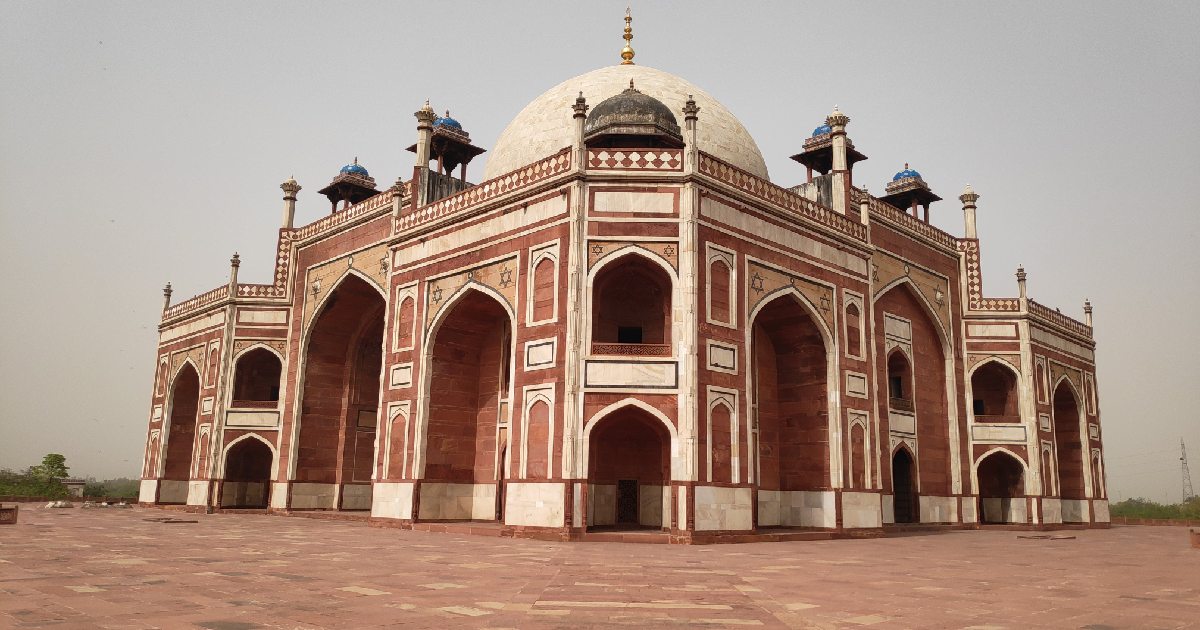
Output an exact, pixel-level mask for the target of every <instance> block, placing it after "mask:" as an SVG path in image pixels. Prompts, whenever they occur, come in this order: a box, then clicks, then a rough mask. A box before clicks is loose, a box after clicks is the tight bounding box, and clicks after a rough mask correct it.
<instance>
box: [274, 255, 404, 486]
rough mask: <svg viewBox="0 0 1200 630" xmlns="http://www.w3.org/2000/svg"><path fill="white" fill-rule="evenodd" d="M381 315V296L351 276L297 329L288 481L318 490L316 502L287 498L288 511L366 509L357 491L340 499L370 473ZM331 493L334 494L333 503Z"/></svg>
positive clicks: (364, 279) (368, 281) (352, 272)
mask: <svg viewBox="0 0 1200 630" xmlns="http://www.w3.org/2000/svg"><path fill="white" fill-rule="evenodd" d="M335 296H337V298H336V299H335ZM386 308H387V293H386V292H384V291H383V290H382V289H381V288H380V287H379V285H378V284H376V283H375V281H374V280H373V279H372V278H370V277H369V276H366V275H365V274H363V273H362V272H360V271H358V270H357V269H353V268H351V269H348V270H346V272H344V273H343V274H342V275H341V276H339V277H338V279H337V281H335V282H334V283H333V284H332V285H331V286H330V288H329V290H328V291H326V292H325V295H324V296H323V297H322V298H321V300H320V301H319V302H318V303H317V305H316V307H315V308H314V309H313V311H312V313H311V315H309V317H308V319H307V321H306V322H305V324H304V332H303V334H302V336H301V340H300V353H299V359H298V361H299V363H298V369H297V372H298V374H299V377H298V379H297V382H296V386H295V387H296V400H295V403H294V404H293V406H292V433H291V440H290V444H291V447H290V448H289V450H288V461H287V462H286V465H287V467H288V475H287V478H288V479H290V480H292V481H293V482H294V483H296V484H321V485H320V486H315V485H314V486H312V487H314V488H317V489H318V492H317V493H316V494H311V493H310V494H304V493H296V492H293V493H290V494H289V501H292V502H293V503H291V504H290V506H291V507H297V508H324V509H331V508H333V509H338V508H341V507H343V506H346V505H353V506H354V508H353V509H358V508H361V507H363V504H364V503H365V501H363V500H362V496H363V493H362V492H361V490H359V491H357V492H353V493H352V494H353V495H354V496H355V499H354V500H353V502H350V503H348V502H347V501H346V497H348V496H349V495H348V494H346V493H344V492H343V491H344V490H345V489H346V488H347V487H348V486H350V485H353V484H354V483H355V482H359V484H360V485H363V484H364V483H365V482H366V481H368V480H369V479H370V478H371V476H372V474H373V471H374V443H375V441H376V440H375V431H376V428H377V425H378V415H379V392H380V385H381V383H382V372H383V368H382V366H383V360H382V357H383V353H384V347H383V337H384V335H383V330H384V326H385V322H384V319H385V317H386ZM281 465H282V464H281ZM330 486H332V487H333V488H334V489H335V490H336V492H333V493H332V495H331V494H329V493H328V492H327V489H328V488H329V487H330ZM339 496H341V497H342V498H339ZM367 496H368V497H369V494H368V495H367ZM297 499H299V500H300V502H299V503H297V502H296V501H297ZM368 501H369V499H368Z"/></svg>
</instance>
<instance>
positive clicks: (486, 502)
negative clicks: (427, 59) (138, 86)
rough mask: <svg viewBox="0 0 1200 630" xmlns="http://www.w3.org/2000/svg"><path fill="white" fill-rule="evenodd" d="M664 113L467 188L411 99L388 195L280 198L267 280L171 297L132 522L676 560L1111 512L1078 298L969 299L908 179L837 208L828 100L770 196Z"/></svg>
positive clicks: (579, 113)
mask: <svg viewBox="0 0 1200 630" xmlns="http://www.w3.org/2000/svg"><path fill="white" fill-rule="evenodd" d="M630 68H631V69H630V70H629V72H631V73H635V72H636V70H635V69H633V68H632V67H630ZM639 68H640V67H639ZM585 76H586V75H585ZM638 80H639V82H640V81H641V79H638ZM585 96H587V97H588V98H591V99H595V102H600V101H601V100H605V99H607V98H608V97H613V96H614V95H613V94H611V93H599V94H586V95H585ZM614 98H615V97H614ZM663 102H664V104H665V105H666V106H669V107H670V108H671V109H672V110H674V111H675V112H682V113H683V114H684V124H683V126H682V128H681V129H680V130H678V137H679V139H680V140H681V142H679V143H677V146H672V142H671V141H670V139H669V138H667V139H666V140H664V139H663V138H662V137H657V136H649V135H648V136H639V135H638V133H635V132H631V131H630V130H628V129H625V130H618V131H616V132H612V131H611V130H610V132H606V133H608V135H605V136H598V137H597V138H596V139H595V140H594V141H593V140H589V139H587V131H586V129H587V127H585V125H590V124H591V120H592V119H591V118H589V117H588V106H587V104H586V103H585V102H583V101H582V100H580V101H578V102H576V103H574V108H572V105H573V104H572V103H571V102H563V103H562V104H561V107H562V124H563V125H565V126H568V127H569V128H570V129H572V130H573V131H572V133H573V137H574V139H573V141H571V144H570V145H569V146H562V147H561V150H558V151H554V152H550V153H549V154H547V155H544V156H542V157H541V158H540V159H537V160H536V161H534V162H533V163H530V164H527V165H525V166H521V167H520V168H518V169H516V170H515V171H512V172H509V173H506V174H502V175H500V176H498V177H493V178H490V179H488V180H487V181H484V182H483V183H480V184H474V185H471V184H467V183H466V178H465V170H466V164H467V162H469V161H470V158H471V157H473V156H474V155H477V154H478V153H479V152H481V151H482V150H481V149H476V148H475V147H472V146H471V145H470V144H469V137H468V136H466V135H465V133H461V128H458V129H453V128H446V127H445V126H444V125H443V123H444V121H446V120H449V119H448V116H447V118H435V117H434V116H433V115H432V112H431V111H429V110H428V109H424V110H422V111H420V112H418V114H417V117H418V142H417V144H416V145H414V148H413V150H414V151H415V152H416V153H417V164H416V167H415V168H414V169H413V173H412V177H411V179H409V180H407V181H399V180H398V181H397V183H396V184H395V185H394V186H392V187H391V188H388V189H386V190H383V191H376V190H374V180H370V179H369V176H368V175H366V171H365V169H351V167H350V166H348V167H347V168H346V169H343V174H342V175H339V179H338V180H335V182H334V184H331V185H330V187H328V188H326V189H324V190H322V193H323V194H326V195H327V196H329V197H330V199H331V200H332V201H333V203H334V208H335V211H334V212H333V213H332V214H330V215H328V216H327V217H325V218H323V219H321V220H319V221H317V222H315V223H312V224H310V225H306V226H303V227H293V226H292V225H291V223H292V219H291V217H292V216H293V212H294V204H295V199H296V192H297V191H298V190H299V186H298V185H296V184H295V182H294V181H291V180H289V182H287V183H285V184H284V186H283V188H284V190H285V212H284V226H283V228H282V229H281V230H280V231H279V239H278V247H277V249H276V259H275V276H274V282H273V284H270V285H249V284H242V283H239V282H238V281H237V265H238V261H237V259H236V258H235V259H234V261H233V268H232V274H231V278H230V281H229V283H228V284H227V285H226V286H222V287H220V288H218V289H215V290H213V291H210V292H208V293H205V294H202V295H199V296H196V297H194V298H192V299H189V300H187V301H184V302H182V303H179V304H174V305H172V304H170V295H169V291H168V294H167V303H166V304H164V312H163V318H162V323H161V325H160V340H159V346H158V364H157V370H156V372H155V379H154V385H153V395H152V401H151V413H150V421H149V428H148V433H147V446H146V454H145V461H144V466H143V470H142V478H143V482H142V494H141V501H142V502H143V503H150V504H186V505H188V506H194V508H196V509H202V508H203V507H205V506H207V507H213V508H222V509H228V508H237V507H243V508H246V507H254V508H265V509H269V510H272V511H281V512H288V511H298V510H340V511H361V512H362V513H369V514H370V516H371V518H372V519H373V520H376V521H379V522H381V523H391V524H396V525H400V526H412V524H414V523H420V522H443V521H491V522H497V523H500V524H501V526H502V527H503V528H504V529H505V531H509V532H513V533H517V534H529V535H532V534H537V535H549V536H555V537H562V538H575V537H578V536H580V535H582V534H584V533H586V532H589V531H596V530H598V529H601V530H602V529H605V528H629V527H642V528H651V529H661V530H664V531H667V532H669V533H670V534H671V535H672V538H673V540H678V541H684V542H686V541H702V540H709V539H714V538H718V537H721V536H730V535H740V534H748V533H754V532H764V531H767V530H776V529H785V528H804V529H818V530H828V531H838V532H852V531H853V530H862V531H863V532H871V531H878V530H880V529H881V528H883V527H885V526H888V525H890V524H893V523H938V524H957V525H963V524H966V525H971V524H976V523H981V522H998V523H1018V524H1028V525H1036V526H1043V525H1054V524H1060V523H1087V524H1091V523H1096V524H1103V523H1107V521H1108V507H1107V505H1108V504H1107V494H1106V491H1105V487H1104V469H1103V448H1102V446H1101V440H1100V437H1101V436H1100V428H1099V407H1098V394H1097V390H1096V379H1095V361H1094V346H1095V344H1094V341H1093V338H1092V330H1091V326H1090V317H1091V316H1090V307H1088V310H1087V312H1088V315H1087V319H1088V323H1087V324H1084V323H1081V322H1078V321H1076V320H1073V319H1070V318H1068V317H1066V316H1064V315H1062V314H1060V313H1059V312H1057V311H1056V310H1053V309H1049V308H1046V307H1044V306H1042V305H1040V304H1038V303H1037V302H1034V301H1033V300H1030V299H1028V298H1027V297H1026V295H1025V289H1024V286H1025V285H1024V275H1023V272H1020V273H1019V274H1018V275H1019V279H1020V283H1019V286H1020V295H1019V297H1015V298H987V297H983V296H982V295H981V286H982V283H981V267H980V247H979V245H980V244H979V240H978V239H977V238H976V235H975V228H974V213H975V201H976V199H977V198H978V196H977V195H975V194H974V193H973V192H972V191H970V189H969V188H968V190H967V192H965V193H964V194H963V195H962V197H961V198H960V199H961V201H962V202H963V208H964V212H965V214H966V220H967V221H966V222H967V237H966V238H956V237H954V236H951V235H950V234H947V233H945V232H942V231H940V230H938V229H937V228H935V227H933V226H932V225H930V224H929V223H928V199H930V197H928V195H932V193H929V192H928V187H927V186H925V185H924V181H923V179H921V178H920V176H919V175H916V179H915V180H913V181H908V180H910V179H912V178H911V177H908V178H900V179H899V180H897V181H898V184H897V185H896V186H895V187H894V186H892V185H889V192H890V193H891V194H889V195H888V196H887V197H885V198H882V199H881V198H875V197H872V196H871V195H869V194H867V193H866V192H865V190H863V189H858V188H855V187H854V186H853V183H852V181H853V180H852V178H853V164H854V162H856V161H858V160H860V159H865V156H862V155H861V154H859V153H857V151H855V150H854V148H853V144H851V143H850V142H849V140H848V138H847V137H846V124H847V123H848V121H849V119H848V118H847V117H845V116H844V115H843V114H841V113H840V112H837V111H835V112H834V114H832V115H831V116H830V117H829V119H828V120H827V125H828V131H826V132H825V133H823V134H818V135H816V136H814V137H813V138H812V139H810V140H809V141H808V142H806V143H805V151H804V152H803V153H801V154H799V155H798V156H797V159H798V160H799V161H801V162H803V163H805V164H807V165H809V167H810V177H809V182H807V183H806V184H802V185H800V186H796V187H794V188H791V189H787V188H782V187H780V186H777V185H775V184H772V183H771V182H770V181H768V180H767V179H765V178H764V177H761V176H759V175H756V174H753V173H751V172H748V171H747V170H745V169H744V168H739V167H738V166H735V165H733V164H730V163H728V162H727V161H725V160H723V159H721V158H720V157H718V156H716V155H714V154H710V153H709V152H708V151H706V147H705V146H704V143H703V141H701V140H698V137H699V135H698V134H699V133H700V129H702V128H703V126H704V125H705V123H706V116H705V109H706V106H704V105H703V103H702V104H701V106H700V107H699V109H698V110H697V107H696V105H695V103H694V102H692V101H687V102H686V103H685V102H683V101H680V102H669V101H668V100H667V99H665V98H664V99H663ZM596 109H597V110H598V109H599V108H598V107H597V108H596ZM455 124H457V123H455ZM634 131H636V130H634ZM818 131H820V130H818ZM614 134H615V135H614ZM639 141H644V143H643V144H639ZM751 142H752V141H751ZM433 160H436V161H437V165H436V166H431V162H432V161H433ZM458 165H461V167H462V175H461V176H460V177H458V178H455V177H454V176H453V175H452V173H453V170H454V168H455V167H456V166H458ZM354 166H356V167H357V165H354ZM814 168H815V169H816V170H817V171H820V172H821V173H822V175H820V176H817V177H814V176H813V174H812V170H811V169H814ZM347 169H351V170H350V171H347ZM906 172H909V171H906ZM914 173H915V172H914ZM902 174H903V173H902ZM898 177H899V176H898ZM916 180H920V181H916ZM909 184H912V185H915V186H916V188H911V187H910V188H909V189H908V191H905V190H900V189H901V188H903V187H904V186H905V185H909ZM822 187H824V189H822ZM822 190H824V192H822ZM893 190H899V191H900V192H892V191H893ZM912 190H916V193H913V192H912ZM905 194H909V196H910V197H911V199H912V200H913V201H912V203H911V205H909V206H908V207H905V208H901V207H897V205H898V203H897V200H898V199H902V198H904V199H907V197H903V195H905ZM339 195H340V196H339ZM921 195H926V196H925V197H922V196H921ZM932 199H936V196H933V197H932ZM339 200H341V201H342V202H344V203H343V206H342V207H341V208H338V206H337V204H338V202H339ZM922 205H923V206H924V207H925V216H924V218H923V219H922V218H919V217H918V210H919V206H922Z"/></svg>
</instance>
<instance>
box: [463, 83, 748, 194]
mask: <svg viewBox="0 0 1200 630" xmlns="http://www.w3.org/2000/svg"><path fill="white" fill-rule="evenodd" d="M630 79H632V80H633V83H634V87H636V88H637V89H638V90H639V91H641V92H642V93H644V94H648V95H650V96H653V97H654V98H656V99H658V100H660V101H662V102H663V103H664V104H666V105H667V107H670V108H671V111H673V112H675V115H676V117H677V118H678V119H679V121H680V122H681V123H682V122H683V114H682V109H683V104H684V103H685V102H686V101H687V98H688V95H689V94H691V95H692V98H694V99H696V104H697V105H699V106H700V120H699V125H698V127H697V144H699V145H700V150H701V151H704V152H705V153H708V154H710V155H713V156H715V157H717V158H719V159H721V160H724V161H726V162H728V163H730V164H732V165H734V166H736V167H738V168H740V169H743V170H746V171H749V172H750V173H753V174H754V175H757V176H759V177H762V178H764V179H766V178H767V164H766V162H764V161H763V157H762V153H761V152H759V150H758V145H757V144H756V143H755V142H754V138H751V137H750V133H749V132H748V131H746V128H745V127H743V126H742V123H740V122H738V119H737V118H735V117H734V115H733V114H732V113H730V111H729V110H728V109H725V106H724V105H722V104H721V103H720V102H718V101H717V100H716V99H714V98H713V97H712V96H710V95H709V94H708V92H705V91H704V90H702V89H700V88H698V87H696V86H695V85H693V84H691V83H689V82H688V81H686V80H684V79H681V78H679V77H677V76H675V75H673V74H670V73H668V72H663V71H662V70H655V69H654V68H650V67H647V66H637V65H631V66H619V65H618V66H609V67H607V68H600V69H598V70H593V71H591V72H588V73H586V74H581V75H579V76H577V77H575V78H573V79H567V80H566V81H563V82H562V83H559V84H558V85H556V86H554V87H552V88H550V89H549V90H547V91H546V92H545V93H543V94H542V95H541V96H539V97H537V98H535V99H533V102H531V103H529V104H528V105H526V106H525V109H522V110H521V113H519V114H517V117H516V118H513V120H512V122H510V123H508V126H507V127H505V128H504V131H503V132H501V134H500V137H499V138H498V139H497V140H496V146H495V147H493V148H492V150H491V151H490V152H489V158H488V161H487V167H486V168H485V169H484V179H485V180H486V179H491V178H493V177H497V176H499V175H503V174H505V173H507V172H509V171H513V170H516V169H518V168H520V167H522V166H525V165H526V164H529V163H530V162H534V161H536V160H539V159H541V158H543V157H546V156H548V155H551V154H553V153H554V152H556V151H558V150H559V149H561V148H563V147H566V146H570V145H571V141H572V140H573V138H574V133H575V132H574V122H573V118H572V117H573V112H572V111H571V106H572V105H573V104H574V103H575V97H576V96H578V95H579V92H581V91H582V92H583V96H584V98H586V99H587V102H588V105H591V106H593V107H594V106H596V105H597V104H599V103H600V102H601V101H603V100H604V99H606V98H608V97H610V96H613V95H616V94H620V93H621V91H623V90H624V89H625V88H627V87H629V81H630Z"/></svg>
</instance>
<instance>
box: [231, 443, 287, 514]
mask: <svg viewBox="0 0 1200 630" xmlns="http://www.w3.org/2000/svg"><path fill="white" fill-rule="evenodd" d="M274 460H275V455H274V453H272V452H271V447H269V446H267V445H266V444H265V443H263V442H262V441H261V440H258V439H255V438H247V439H244V440H241V441H240V442H238V443H237V444H234V445H233V446H231V447H229V451H228V452H227V453H226V454H225V479H224V480H223V481H222V482H221V507H223V508H265V507H267V503H268V500H269V498H270V492H271V464H272V463H274Z"/></svg>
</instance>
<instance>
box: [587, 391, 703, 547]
mask: <svg viewBox="0 0 1200 630" xmlns="http://www.w3.org/2000/svg"><path fill="white" fill-rule="evenodd" d="M679 451H680V449H679V443H678V433H677V432H676V431H675V427H674V424H673V423H672V422H671V421H670V419H669V418H667V417H666V416H665V415H664V414H663V413H662V412H661V411H659V410H657V409H655V408H653V407H651V406H650V405H648V404H646V403H644V402H642V401H640V400H636V399H631V398H626V399H624V400H621V401H618V402H616V403H613V404H611V405H608V406H606V407H605V408H604V409H602V410H600V411H599V412H597V413H595V414H594V415H593V416H592V417H591V419H590V420H588V422H587V424H586V425H585V427H584V439H583V452H584V461H583V465H584V469H585V470H586V471H587V473H586V474H587V480H588V486H587V487H588V505H587V512H586V514H587V516H586V517H585V523H586V525H587V526H588V527H592V526H603V525H616V524H625V525H632V526H641V527H652V528H667V527H670V526H671V524H672V522H673V519H672V517H671V514H672V512H673V511H674V509H673V508H674V501H672V498H673V497H672V494H671V486H672V481H673V480H678V479H680V478H681V474H682V473H683V472H684V470H683V465H682V464H683V458H682V457H681V456H680V452H679Z"/></svg>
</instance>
